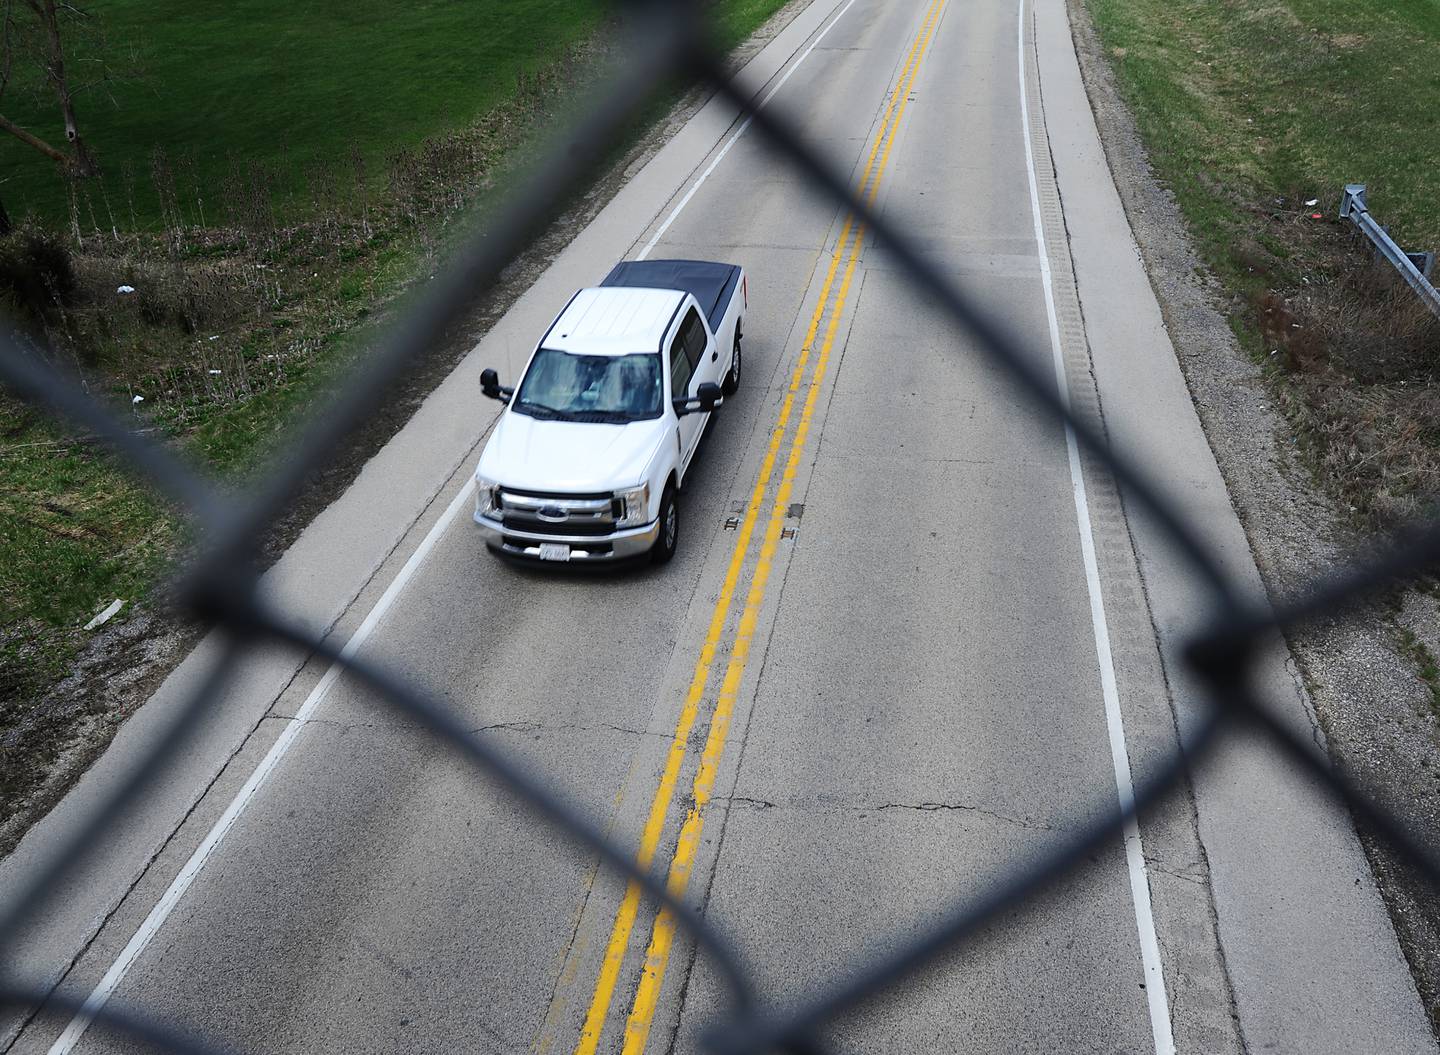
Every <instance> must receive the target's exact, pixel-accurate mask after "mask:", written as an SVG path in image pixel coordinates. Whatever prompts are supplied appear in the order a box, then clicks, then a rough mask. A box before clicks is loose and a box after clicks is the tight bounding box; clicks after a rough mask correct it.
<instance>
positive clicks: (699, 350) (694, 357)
mask: <svg viewBox="0 0 1440 1055" xmlns="http://www.w3.org/2000/svg"><path fill="white" fill-rule="evenodd" d="M680 337H681V339H682V340H684V342H685V358H687V359H689V360H690V369H691V371H692V372H693V371H695V370H698V369H699V368H700V357H701V356H703V355H704V354H705V324H704V323H703V322H701V321H700V313H699V312H697V311H696V310H695V309H694V308H691V309H690V310H689V311H688V312H686V314H685V321H684V322H683V323H681V324H680Z"/></svg>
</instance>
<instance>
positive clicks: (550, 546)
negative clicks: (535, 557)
mask: <svg viewBox="0 0 1440 1055" xmlns="http://www.w3.org/2000/svg"><path fill="white" fill-rule="evenodd" d="M540 559H541V560H569V559H570V547H569V546H567V545H565V543H563V542H542V543H540Z"/></svg>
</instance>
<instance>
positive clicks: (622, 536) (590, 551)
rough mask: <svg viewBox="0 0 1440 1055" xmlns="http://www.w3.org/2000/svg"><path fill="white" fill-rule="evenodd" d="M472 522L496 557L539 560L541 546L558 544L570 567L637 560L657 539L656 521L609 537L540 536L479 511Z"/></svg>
mask: <svg viewBox="0 0 1440 1055" xmlns="http://www.w3.org/2000/svg"><path fill="white" fill-rule="evenodd" d="M471 519H473V520H474V521H475V524H476V525H477V526H478V527H479V528H480V534H481V535H482V536H483V537H484V539H485V545H487V546H489V547H490V548H491V549H493V550H495V551H496V552H497V553H504V554H506V555H508V556H511V557H529V558H531V559H532V560H539V559H540V544H541V543H542V542H560V543H563V544H565V545H567V546H569V547H570V562H571V563H572V564H597V563H600V562H603V561H611V560H624V559H625V558H627V557H638V556H640V555H641V554H642V553H649V552H650V550H651V548H652V547H653V546H654V545H655V541H656V540H657V539H658V538H659V537H660V522H659V521H658V520H657V521H655V522H654V523H653V524H646V525H645V526H644V527H638V528H627V529H626V530H624V531H615V532H612V533H611V534H609V535H540V534H536V533H534V532H530V531H517V530H515V529H514V528H507V527H506V526H505V525H504V524H501V523H500V522H499V521H498V520H491V519H490V518H489V517H486V516H481V515H480V513H479V512H478V511H476V512H475V513H473V514H471Z"/></svg>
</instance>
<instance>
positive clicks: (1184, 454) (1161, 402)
mask: <svg viewBox="0 0 1440 1055" xmlns="http://www.w3.org/2000/svg"><path fill="white" fill-rule="evenodd" d="M1037 31H1038V43H1039V62H1040V72H1041V80H1042V90H1043V92H1044V98H1045V106H1046V123H1047V126H1048V128H1049V129H1050V132H1051V136H1052V139H1053V140H1054V144H1055V150H1054V159H1055V163H1056V168H1057V175H1058V178H1059V182H1060V189H1061V194H1062V196H1063V198H1064V202H1065V213H1066V222H1067V227H1068V234H1069V239H1070V251H1071V254H1072V256H1073V258H1074V261H1075V269H1076V276H1077V281H1078V284H1079V287H1080V291H1081V295H1082V303H1083V304H1084V307H1085V319H1086V336H1087V339H1088V342H1089V346H1090V350H1091V354H1092V358H1093V364H1094V371H1095V378H1096V383H1097V385H1098V387H1099V391H1100V398H1101V403H1102V407H1103V409H1104V412H1105V422H1106V426H1107V429H1108V430H1109V435H1110V438H1111V441H1112V443H1113V444H1114V445H1115V447H1116V448H1117V449H1119V450H1121V451H1124V452H1128V453H1131V454H1132V455H1133V456H1134V457H1135V458H1136V459H1137V460H1138V461H1139V462H1141V463H1142V464H1144V465H1145V466H1146V467H1147V468H1148V469H1149V470H1150V472H1151V473H1152V474H1153V475H1154V476H1155V477H1156V478H1158V479H1159V480H1160V481H1161V482H1162V484H1163V486H1164V488H1165V490H1166V492H1167V493H1168V494H1169V495H1171V496H1172V497H1173V498H1174V499H1176V500H1177V501H1178V503H1179V505H1180V506H1181V507H1182V509H1183V510H1184V513H1185V515H1186V519H1187V520H1188V521H1189V522H1190V523H1192V524H1193V525H1195V527H1196V528H1197V530H1199V531H1200V532H1201V533H1202V535H1203V536H1204V537H1205V539H1206V541H1207V542H1209V543H1210V545H1211V546H1212V547H1213V548H1214V550H1215V551H1216V552H1217V553H1219V554H1220V555H1221V558H1222V561H1223V563H1224V565H1225V568H1226V570H1227V571H1228V572H1229V573H1230V574H1231V575H1232V577H1234V578H1235V579H1237V581H1240V582H1241V583H1243V585H1244V588H1245V589H1246V590H1248V591H1249V592H1250V593H1251V595H1252V596H1256V597H1263V595H1264V585H1263V583H1262V581H1261V579H1260V575H1259V572H1258V570H1257V569H1256V567H1255V561H1254V557H1253V556H1252V553H1251V550H1250V543H1249V541H1248V540H1247V538H1246V536H1245V532H1244V529H1243V528H1242V526H1241V523H1240V520H1239V518H1238V517H1237V515H1236V510H1235V508H1234V507H1233V506H1232V504H1231V495H1230V492H1229V491H1227V488H1226V482H1225V479H1224V478H1223V477H1222V475H1221V471H1220V467H1219V465H1217V460H1216V455H1215V453H1212V451H1211V447H1210V444H1209V443H1208V442H1207V439H1206V435H1205V432H1204V430H1203V429H1202V426H1201V419H1200V416H1199V415H1197V413H1196V408H1195V405H1194V403H1193V402H1192V397H1191V392H1190V390H1189V389H1188V388H1187V387H1186V378H1185V376H1184V375H1182V373H1181V369H1180V360H1179V358H1178V356H1177V353H1176V349H1175V346H1174V345H1173V344H1172V342H1171V331H1169V330H1167V326H1166V323H1167V322H1168V321H1170V320H1169V319H1168V318H1167V317H1166V316H1165V315H1164V314H1162V308H1161V305H1160V304H1159V303H1158V302H1157V300H1156V294H1155V291H1154V290H1153V289H1152V286H1151V278H1150V276H1149V275H1147V273H1146V270H1145V262H1148V261H1142V257H1141V253H1140V250H1139V248H1137V246H1136V244H1135V241H1134V239H1133V238H1132V236H1131V229H1130V223H1129V221H1130V220H1133V219H1134V214H1133V213H1132V214H1131V216H1130V217H1129V218H1128V219H1127V216H1126V214H1125V210H1124V208H1123V206H1122V201H1121V194H1120V193H1119V192H1117V189H1116V182H1117V178H1118V182H1119V183H1120V184H1121V186H1122V187H1130V186H1133V184H1134V182H1135V181H1136V180H1137V179H1140V178H1143V177H1144V175H1145V174H1144V172H1143V169H1141V170H1140V171H1138V172H1137V171H1132V170H1131V169H1128V168H1127V169H1124V170H1119V169H1117V170H1116V171H1115V172H1113V173H1112V170H1111V168H1110V165H1109V164H1108V163H1107V158H1106V156H1105V153H1104V151H1103V150H1102V148H1101V140H1100V135H1099V133H1098V131H1097V128H1096V122H1095V118H1094V115H1093V114H1092V112H1091V110H1090V108H1089V106H1088V105H1087V102H1086V100H1087V95H1086V92H1085V86H1084V85H1083V84H1082V83H1081V72H1080V68H1079V65H1078V61H1077V56H1076V49H1075V46H1074V43H1073V41H1072V38H1071V28H1070V25H1069V22H1068V20H1067V17H1066V11H1065V6H1064V5H1063V4H1061V3H1058V2H1056V3H1041V4H1039V5H1038V27H1037ZM1112 160H1113V159H1112ZM1179 231H1180V228H1179V226H1178V223H1177V224H1176V225H1174V226H1171V227H1170V228H1169V229H1168V230H1167V231H1166V237H1168V238H1169V239H1171V240H1177V241H1178V240H1179V239H1180V237H1181V236H1180V234H1179ZM1236 355H1237V356H1238V352H1237V353H1236ZM1267 435H1268V433H1267ZM1127 510H1128V513H1129V520H1130V525H1131V532H1132V538H1133V542H1134V545H1135V548H1136V551H1137V553H1138V555H1139V557H1140V562H1141V569H1142V574H1143V576H1144V578H1145V585H1146V595H1147V598H1148V601H1149V604H1150V609H1151V616H1152V620H1153V622H1154V625H1155V628H1156V631H1157V634H1158V637H1159V641H1160V646H1161V652H1162V655H1163V657H1164V660H1165V666H1166V671H1167V675H1168V677H1169V680H1170V688H1171V695H1172V704H1173V705H1174V707H1175V711H1176V715H1177V722H1178V724H1179V725H1180V727H1181V728H1182V729H1184V728H1187V727H1188V726H1189V725H1190V723H1192V722H1193V721H1194V720H1195V715H1196V713H1197V710H1196V708H1197V706H1198V704H1199V701H1198V698H1197V694H1196V689H1195V686H1194V685H1192V684H1190V683H1188V682H1187V681H1186V679H1185V677H1184V675H1183V672H1182V670H1181V669H1180V667H1179V666H1178V664H1177V662H1176V659H1177V649H1178V647H1179V646H1180V645H1181V643H1182V642H1183V641H1184V639H1185V637H1186V635H1187V633H1188V632H1189V631H1190V630H1191V628H1193V627H1195V626H1196V625H1198V622H1199V620H1198V619H1197V615H1198V616H1200V617H1203V615H1204V613H1197V612H1196V611H1195V608H1194V603H1193V598H1194V597H1196V596H1197V595H1198V594H1197V591H1196V589H1195V587H1194V584H1193V583H1192V582H1191V581H1189V580H1188V579H1187V578H1186V577H1185V576H1183V575H1181V574H1180V573H1179V571H1178V570H1177V568H1176V564H1175V562H1174V560H1173V559H1172V555H1171V553H1170V551H1169V550H1168V548H1167V546H1166V544H1165V543H1164V541H1163V540H1162V539H1161V537H1160V535H1159V533H1158V531H1157V529H1156V527H1155V525H1154V523H1153V521H1151V520H1150V519H1149V518H1147V517H1146V516H1144V515H1143V513H1141V512H1140V511H1139V510H1137V509H1136V508H1135V505H1134V503H1133V502H1130V503H1129V504H1128V506H1127ZM1260 686H1261V688H1262V689H1263V690H1264V691H1265V692H1266V694H1267V696H1268V698H1269V699H1270V700H1271V701H1272V702H1273V703H1274V704H1275V705H1276V706H1277V707H1278V708H1279V709H1280V710H1281V712H1282V713H1283V715H1284V716H1285V718H1286V719H1287V720H1288V721H1290V722H1291V723H1292V724H1293V725H1294V727H1295V728H1297V729H1299V730H1301V731H1302V732H1304V733H1306V734H1307V735H1315V736H1316V737H1317V739H1320V738H1322V735H1323V734H1321V733H1320V732H1319V730H1318V728H1317V727H1316V726H1315V723H1314V718H1313V716H1312V714H1311V713H1310V710H1309V707H1308V704H1307V700H1306V699H1305V697H1304V694H1303V692H1302V690H1301V689H1300V688H1299V685H1298V682H1297V679H1296V678H1295V677H1294V676H1293V675H1292V671H1291V667H1290V661H1289V654H1288V652H1287V650H1286V649H1285V648H1284V643H1283V642H1275V643H1274V644H1273V646H1272V647H1271V648H1270V649H1268V650H1267V651H1266V654H1265V659H1264V663H1263V665H1262V668H1261V671H1260ZM1195 796H1196V811H1197V818H1198V821H1199V826H1200V833H1201V840H1202V843H1203V846H1204V849H1205V852H1206V856H1207V859H1208V862H1209V866H1210V869H1211V878H1212V884H1213V889H1214V897H1215V908H1216V913H1217V918H1218V925H1219V932H1220V940H1221V946H1222V950H1223V954H1224V957H1225V963H1226V967H1227V970H1228V973H1229V976H1230V981H1231V985H1232V988H1233V990H1234V993H1235V999H1236V1008H1237V1013H1238V1015H1239V1019H1240V1026H1241V1030H1242V1035H1243V1037H1244V1039H1245V1042H1246V1045H1247V1047H1248V1048H1250V1049H1252V1050H1272V1049H1282V1050H1304V1051H1310V1052H1321V1051H1336V1052H1340V1051H1355V1050H1364V1049H1365V1048H1367V1047H1368V1046H1370V1045H1371V1044H1373V1040H1374V1038H1375V1037H1377V1036H1385V1037H1386V1038H1387V1041H1388V1044H1387V1046H1388V1048H1389V1049H1390V1050H1397V1051H1398V1050H1404V1051H1432V1050H1434V1045H1433V1039H1432V1037H1431V1035H1430V1031H1429V1029H1428V1026H1427V1023H1426V1021H1425V1016H1424V1014H1423V1012H1422V1009H1421V1006H1420V1002H1419V1000H1418V999H1417V998H1416V995H1415V989H1414V985H1413V983H1412V981H1411V979H1410V977H1409V973H1408V971H1407V970H1406V965H1405V961H1404V959H1403V957H1402V956H1401V954H1400V950H1399V946H1398V944H1397V942H1396V940H1395V936H1394V932H1393V929H1392V927H1391V925H1390V921H1389V919H1388V917H1387V915H1386V913H1385V910H1384V905H1383V904H1382V902H1381V900H1380V898H1379V896H1378V893H1377V891H1376V887H1375V883H1374V879H1373V877H1372V875H1371V871H1370V867H1369V864H1368V862H1367V860H1366V858H1365V855H1364V853H1363V851H1362V849H1361V847H1360V843H1359V840H1358V839H1357V837H1356V835H1355V833H1354V830H1353V827H1352V825H1351V823H1350V819H1349V817H1348V815H1347V814H1346V813H1345V812H1344V811H1343V810H1340V809H1337V808H1335V807H1334V806H1333V805H1331V804H1330V803H1328V802H1325V801H1322V800H1320V799H1319V798H1317V797H1316V796H1315V795H1314V794H1313V792H1312V791H1311V789H1310V788H1309V786H1308V785H1307V784H1306V782H1305V781H1304V780H1303V779H1301V778H1300V777H1299V775H1298V774H1296V773H1294V772H1293V771H1291V770H1290V769H1289V768H1287V767H1285V766H1283V765H1281V764H1279V763H1278V761H1277V760H1276V758H1275V756H1274V755H1273V754H1271V753H1269V752H1267V751H1265V750H1263V749H1261V748H1259V747H1258V745H1255V744H1251V743H1236V742H1231V743H1230V744H1229V745H1228V751H1227V753H1225V754H1224V755H1223V757H1221V758H1219V759H1217V760H1216V761H1215V762H1214V763H1213V764H1210V765H1207V766H1206V767H1204V768H1203V769H1202V770H1201V771H1200V772H1198V773H1197V774H1196V777H1195ZM1277 805H1278V806H1279V808H1278V809H1277V808H1275V807H1276V806H1277Z"/></svg>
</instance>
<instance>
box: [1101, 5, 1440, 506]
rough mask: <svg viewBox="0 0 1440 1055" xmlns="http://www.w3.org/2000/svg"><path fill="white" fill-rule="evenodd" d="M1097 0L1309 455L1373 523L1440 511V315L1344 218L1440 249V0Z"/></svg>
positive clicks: (1342, 501)
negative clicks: (1357, 208) (1358, 217)
mask: <svg viewBox="0 0 1440 1055" xmlns="http://www.w3.org/2000/svg"><path fill="white" fill-rule="evenodd" d="M1086 3H1087V5H1088V6H1089V8H1090V10H1091V12H1092V14H1093V16H1094V21H1095V24H1096V28H1097V31H1098V33H1099V36H1100V40H1101V43H1102V46H1103V48H1104V50H1105V53H1106V56H1107V57H1108V59H1109V61H1110V63H1111V65H1112V68H1113V69H1114V71H1115V73H1116V76H1117V80H1118V83H1119V87H1120V90H1121V92H1122V94H1123V95H1124V96H1125V99H1126V101H1127V102H1128V103H1129V105H1130V108H1131V109H1132V111H1133V112H1134V114H1135V117H1136V120H1137V122H1138V124H1139V128H1140V131H1141V133H1142V135H1143V136H1144V139H1145V144H1146V147H1147V148H1148V151H1149V156H1150V160H1151V163H1152V165H1153V167H1154V170H1155V172H1156V174H1157V175H1158V176H1159V177H1160V178H1161V179H1162V180H1163V181H1164V182H1165V183H1166V184H1167V185H1168V186H1169V187H1170V189H1171V190H1172V191H1173V192H1174V194H1175V198H1176V200H1177V202H1178V203H1179V205H1180V208H1181V211H1182V212H1183V213H1184V216H1185V220H1186V221H1187V224H1188V226H1189V229H1190V232H1191V234H1192V236H1193V237H1194V241H1195V244H1196V247H1197V248H1198V250H1199V252H1200V254H1201V256H1202V257H1203V258H1204V259H1205V261H1206V263H1207V264H1208V265H1209V266H1210V268H1211V269H1212V270H1213V271H1214V273H1215V274H1216V275H1217V276H1218V277H1219V279H1220V280H1221V282H1222V283H1223V284H1224V285H1225V286H1226V287H1227V288H1228V291H1229V292H1230V294H1231V295H1232V296H1231V298H1230V301H1229V310H1230V322H1231V325H1232V328H1233V329H1234V331H1235V333H1236V334H1237V336H1238V337H1239V339H1240V341H1241V344H1242V346H1243V347H1244V348H1245V349H1246V350H1247V351H1248V352H1249V353H1250V355H1251V356H1252V357H1253V358H1254V360H1255V361H1256V362H1257V363H1259V364H1260V365H1261V367H1262V369H1263V370H1264V372H1265V374H1266V376H1267V377H1268V378H1269V380H1270V383H1271V385H1272V387H1273V390H1274V393H1275V396H1276V402H1277V405H1278V406H1280V407H1282V408H1283V409H1284V412H1285V414H1286V417H1287V419H1288V425H1289V427H1290V430H1291V432H1292V433H1293V434H1294V436H1295V438H1296V440H1297V443H1298V450H1299V452H1300V454H1301V456H1302V458H1303V459H1304V460H1305V462H1306V463H1307V464H1308V466H1309V467H1310V469H1311V470H1312V471H1313V472H1314V474H1315V477H1316V479H1317V480H1318V481H1319V482H1320V483H1321V484H1322V485H1323V486H1324V487H1325V488H1326V489H1327V490H1328V491H1329V492H1330V494H1331V495H1332V497H1333V498H1334V499H1336V504H1337V507H1338V508H1339V509H1341V510H1346V511H1348V515H1349V516H1350V517H1351V519H1353V520H1354V522H1355V524H1356V526H1357V527H1359V528H1361V529H1362V530H1388V529H1390V528H1393V527H1395V526H1396V525H1397V524H1401V523H1405V522H1407V521H1410V520H1413V519H1415V518H1416V517H1420V516H1425V515H1427V514H1428V513H1429V511H1431V510H1432V509H1433V508H1434V507H1435V505H1436V503H1440V322H1437V321H1436V320H1435V318H1434V317H1433V316H1432V315H1431V314H1430V313H1429V312H1428V311H1427V310H1426V309H1425V307H1424V306H1423V304H1422V303H1421V302H1420V300H1419V298H1417V297H1416V296H1415V295H1414V294H1413V293H1412V292H1411V291H1410V290H1409V288H1408V287H1406V286H1404V285H1403V284H1402V283H1401V282H1400V281H1399V280H1398V278H1397V276H1396V274H1395V272H1394V270H1393V269H1392V268H1390V267H1389V265H1386V264H1382V263H1376V262H1375V260H1376V258H1375V254H1374V252H1373V251H1372V250H1371V248H1370V246H1369V243H1368V242H1366V241H1365V240H1364V238H1363V237H1362V236H1361V235H1360V234H1359V233H1358V232H1356V231H1355V230H1354V229H1353V228H1352V227H1351V225H1350V224H1349V223H1348V222H1345V221H1341V220H1339V219H1338V218H1337V213H1338V206H1339V202H1340V198H1341V195H1342V191H1343V188H1344V186H1345V185H1346V184H1348V183H1364V184H1366V185H1367V186H1368V189H1369V206H1370V209H1371V211H1372V213H1373V214H1374V215H1375V216H1376V217H1377V218H1378V219H1379V221H1380V222H1381V223H1383V224H1385V225H1386V226H1388V227H1389V228H1390V230H1391V234H1392V235H1393V237H1394V238H1395V239H1396V240H1397V241H1398V242H1399V243H1400V244H1401V245H1402V246H1403V247H1405V248H1406V249H1410V250H1424V249H1430V250H1440V0H1086Z"/></svg>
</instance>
